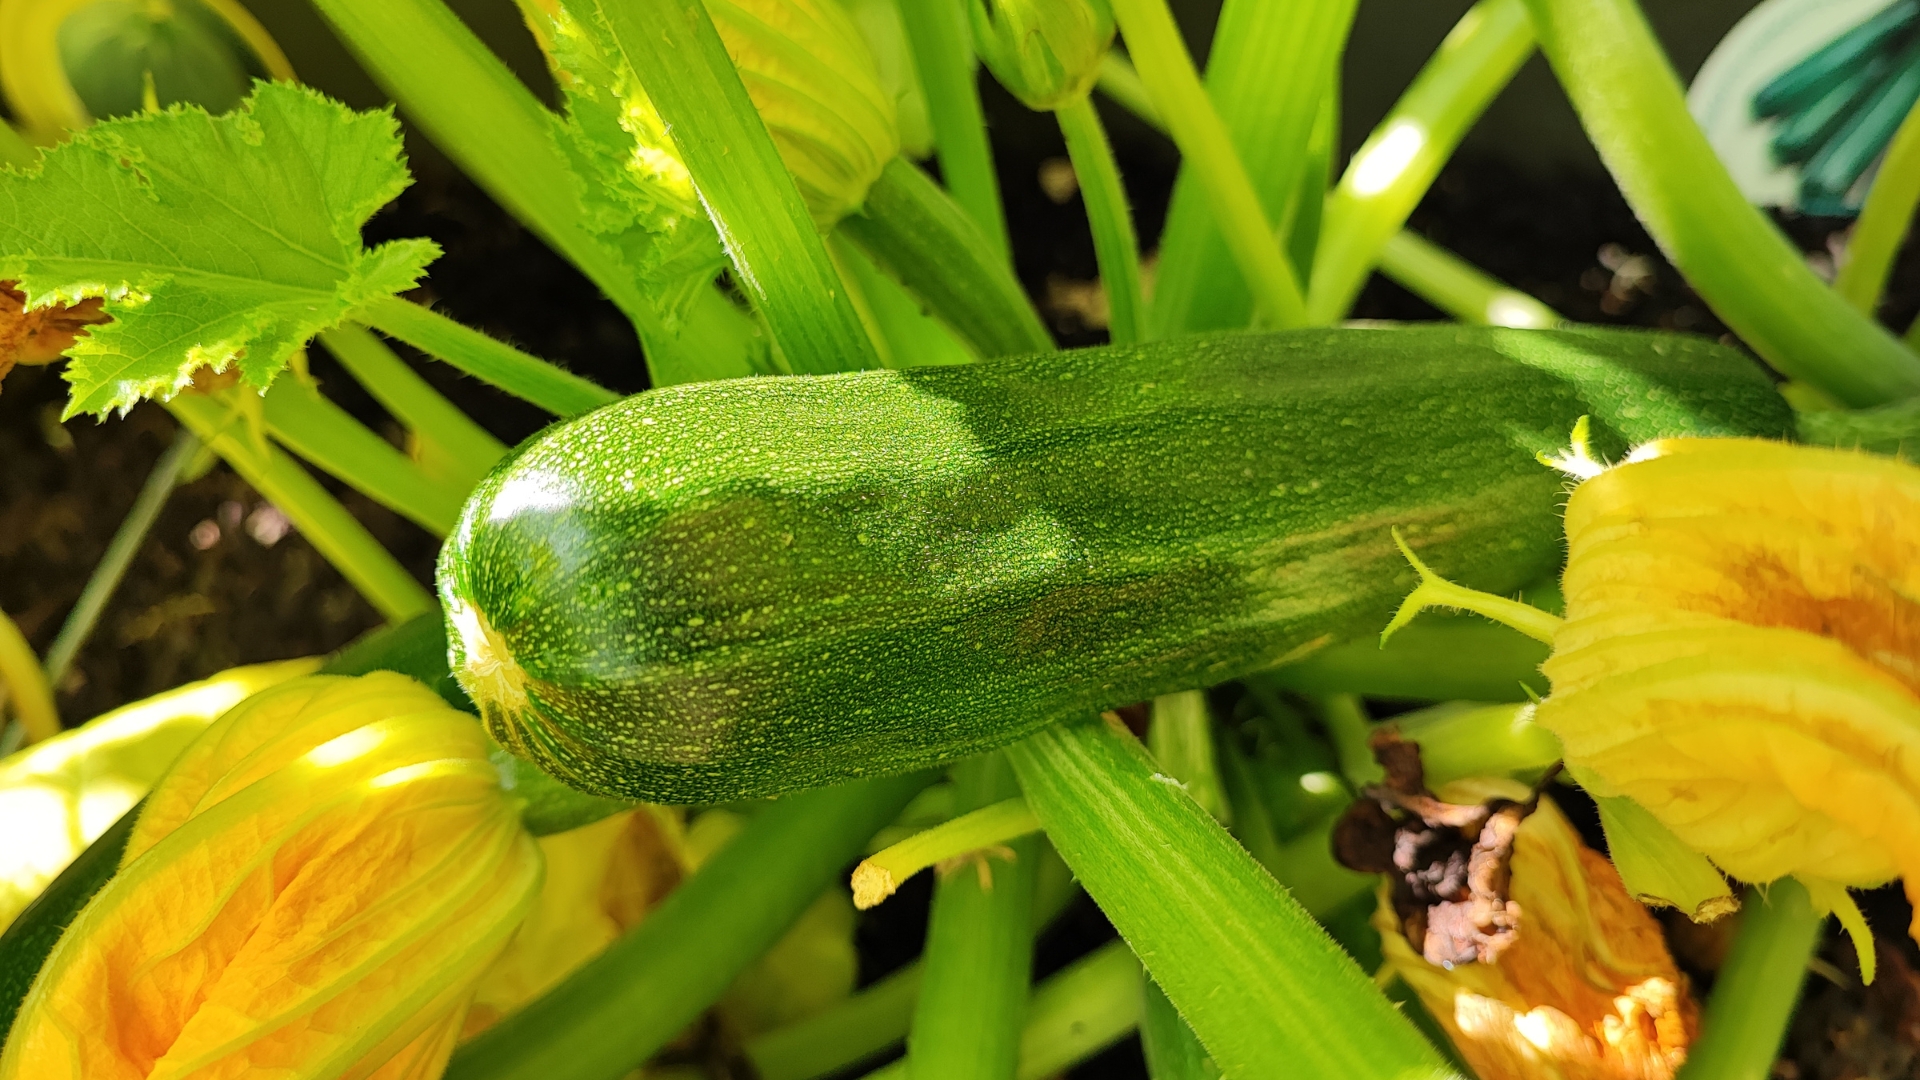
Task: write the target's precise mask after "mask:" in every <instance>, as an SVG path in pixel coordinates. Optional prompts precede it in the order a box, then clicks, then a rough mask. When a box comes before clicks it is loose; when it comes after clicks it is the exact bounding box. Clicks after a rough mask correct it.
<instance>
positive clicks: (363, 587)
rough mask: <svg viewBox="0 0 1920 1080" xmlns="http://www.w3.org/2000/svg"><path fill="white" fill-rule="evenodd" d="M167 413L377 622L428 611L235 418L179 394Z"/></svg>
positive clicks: (375, 547)
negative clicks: (288, 527)
mask: <svg viewBox="0 0 1920 1080" xmlns="http://www.w3.org/2000/svg"><path fill="white" fill-rule="evenodd" d="M167 409H168V411H170V412H172V413H173V415H174V417H175V418H176V419H178V420H179V421H180V422H181V423H182V424H184V425H185V426H186V427H187V428H189V429H190V430H192V432H193V433H194V434H195V435H196V436H198V437H199V438H200V439H201V441H203V442H205V443H206V444H207V445H208V446H211V447H212V448H213V451H214V453H216V454H219V455H220V456H221V457H222V458H225V459H226V461H227V464H229V465H231V466H233V470H234V471H235V472H237V473H239V474H240V476H241V478H242V479H244V480H245V481H246V482H247V483H249V484H252V485H253V488H254V490H255V491H258V492H259V493H260V494H261V495H263V496H265V497H266V499H267V501H269V502H271V503H273V505H275V506H277V507H279V508H280V510H281V512H282V513H284V514H286V515H287V518H288V519H289V520H291V521H292V522H293V524H294V526H295V527H296V528H298V529H299V530H300V532H301V535H303V536H305V537H306V538H307V540H308V542H310V543H312V544H313V546H314V547H315V548H316V549H317V550H318V551H319V552H320V554H321V555H322V556H323V557H324V558H325V559H326V560H327V561H328V562H330V563H332V564H333V565H334V566H335V567H336V568H337V569H338V570H339V571H340V573H341V575H342V576H344V577H345V578H346V579H347V581H348V582H349V583H351V584H352V585H353V587H354V588H356V589H358V590H359V591H360V594H361V595H362V596H365V597H366V598H367V601H368V602H369V603H371V604H372V605H373V607H374V610H376V611H378V612H379V613H380V616H381V617H382V618H384V619H386V620H387V621H388V622H402V621H405V620H407V619H410V618H412V617H414V616H415V615H420V614H424V613H425V612H428V611H432V610H434V608H435V606H436V605H435V604H434V600H433V597H432V596H431V595H429V594H428V592H427V590H426V589H425V588H423V587H422V586H421V584H420V583H419V582H418V581H415V580H414V579H413V575H412V574H409V573H407V571H406V568H405V567H403V566H401V565H400V563H399V561H398V560H396V559H395V558H394V557H393V555H392V554H391V553H390V552H388V551H387V549H386V548H384V547H381V546H380V542H379V541H378V540H375V539H374V538H373V534H372V533H369V532H368V531H367V528H366V526H364V525H362V524H360V522H359V521H357V520H355V518H354V516H353V515H352V514H350V513H348V512H347V508H346V507H344V506H341V505H340V503H339V501H338V500H336V499H335V498H334V497H333V496H331V495H329V494H327V490H326V489H325V488H323V487H321V486H320V482H319V481H317V480H315V479H314V478H313V477H312V476H310V475H308V473H307V471H306V470H305V469H302V468H301V467H300V466H299V465H298V464H297V463H296V462H294V461H293V460H292V459H291V458H289V457H287V455H286V454H284V453H281V452H280V451H279V450H277V449H275V448H274V447H273V446H272V445H271V444H268V443H266V442H265V440H262V439H256V438H254V437H253V436H252V435H251V434H249V433H246V432H244V431H243V430H238V429H239V427H240V423H239V417H237V416H236V415H234V414H233V413H232V412H230V411H229V410H228V409H227V408H226V406H224V405H222V404H221V403H220V402H218V401H216V400H214V399H213V398H211V397H208V396H206V395H203V394H181V395H179V396H178V397H175V398H174V399H173V400H172V401H170V402H168V403H167Z"/></svg>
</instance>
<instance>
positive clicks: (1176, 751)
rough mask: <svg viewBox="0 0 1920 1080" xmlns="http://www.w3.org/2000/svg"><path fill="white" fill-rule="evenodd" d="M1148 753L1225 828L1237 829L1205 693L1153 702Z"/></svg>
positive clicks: (1165, 696)
mask: <svg viewBox="0 0 1920 1080" xmlns="http://www.w3.org/2000/svg"><path fill="white" fill-rule="evenodd" d="M1152 716H1153V719H1152V722H1151V723H1150V724H1149V725H1148V727H1147V749H1148V750H1150V751H1152V753H1153V760H1155V761H1156V762H1159V764H1160V769H1161V771H1162V772H1165V773H1166V774H1167V775H1168V776H1171V777H1173V778H1174V779H1175V780H1178V781H1180V782H1181V783H1182V784H1185V785H1186V786H1187V794H1189V795H1191V796H1193V801H1194V802H1197V803H1199V804H1200V808H1201V809H1203V810H1205V811H1206V812H1207V813H1209V814H1212V815H1213V816H1214V817H1215V818H1216V819H1218V820H1219V821H1220V823H1221V824H1223V825H1226V826H1228V827H1229V828H1231V827H1232V825H1233V814H1232V813H1231V811H1230V809H1229V807H1228V805H1227V795H1226V791H1225V789H1224V788H1222V786H1221V784H1220V769H1219V766H1218V764H1217V762H1216V760H1215V754H1214V751H1213V716H1212V715H1211V714H1210V713H1209V712H1208V711H1207V694H1206V691H1204V690H1183V691H1181V692H1180V693H1177V694H1163V695H1161V696H1160V697H1157V698H1154V699H1153V714H1152Z"/></svg>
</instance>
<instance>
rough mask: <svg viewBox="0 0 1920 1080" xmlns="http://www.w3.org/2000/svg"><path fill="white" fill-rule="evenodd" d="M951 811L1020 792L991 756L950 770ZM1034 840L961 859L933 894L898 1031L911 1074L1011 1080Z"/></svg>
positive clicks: (1028, 934)
mask: <svg viewBox="0 0 1920 1080" xmlns="http://www.w3.org/2000/svg"><path fill="white" fill-rule="evenodd" d="M952 775H953V794H954V809H955V810H957V811H960V812H962V813H965V812H966V811H969V810H973V809H976V808H978V807H983V806H988V805H992V804H994V803H997V802H999V801H1001V800H1003V799H1008V798H1012V797H1014V796H1015V795H1018V794H1019V791H1020V787H1019V785H1018V784H1016V783H1015V782H1014V779H1013V770H1012V768H1011V767H1009V766H1008V765H1007V762H1006V758H1004V757H1003V756H1001V755H999V754H990V755H987V756H986V757H981V758H974V759H972V760H969V761H964V762H961V763H960V764H959V765H956V766H954V768H953V772H952ZM1039 852H1040V838H1039V837H1037V836H1026V837H1022V838H1020V839H1018V840H1014V841H1011V842H1010V843H1008V844H1007V845H1006V846H1005V847H1004V849H1002V850H1000V851H997V852H996V851H994V850H992V849H988V850H985V851H978V852H975V853H973V854H972V855H970V856H963V857H962V860H961V862H960V864H959V865H958V866H954V867H951V868H950V869H949V871H948V872H947V873H946V874H944V875H943V876H942V878H941V880H940V883H939V885H938V886H936V888H935V890H934V895H933V914H932V916H931V917H930V919H929V921H928V925H927V945H926V953H925V957H924V960H923V964H924V966H925V969H926V970H925V974H924V976H923V978H922V979H921V983H920V1004H919V1007H918V1008H917V1009H915V1011H914V1014H913V1030H912V1031H911V1032H910V1033H909V1034H908V1035H907V1076H908V1077H910V1078H911V1080H1011V1078H1012V1076H1013V1074H1014V1068H1015V1065H1016V1063H1017V1062H1018V1060H1019V1054H1020V1028H1021V1022H1022V1019H1023V1018H1024V1016H1025V1015H1026V1011H1027V981H1028V979H1029V978H1030V977H1031V973H1032V968H1033V881H1034V878H1033V872H1034V861H1035V859H1036V858H1037V857H1038V856H1039Z"/></svg>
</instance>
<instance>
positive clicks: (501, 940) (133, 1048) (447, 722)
mask: <svg viewBox="0 0 1920 1080" xmlns="http://www.w3.org/2000/svg"><path fill="white" fill-rule="evenodd" d="M540 875H541V866H540V855H539V851H538V848H537V847H536V846H535V844H534V842H533V839H532V838H531V837H529V836H528V835H527V834H526V832H525V830H524V829H523V828H522V827H521V825H520V820H519V813H518V809H517V807H516V806H515V804H514V803H513V802H512V801H511V800H510V799H509V798H508V796H507V795H506V793H505V792H504V791H502V789H501V786H500V777H499V774H498V772H497V771H496V770H495V768H494V766H493V765H492V764H491V763H490V762H489V761H488V759H487V744H486V740H485V739H484V737H483V736H482V734H481V731H480V728H479V725H478V724H476V723H474V721H473V718H472V717H470V716H467V715H465V714H463V713H460V712H457V711H455V710H453V709H451V708H449V707H448V706H447V705H446V704H445V703H444V702H442V701H441V700H440V699H439V697H438V696H437V695H435V694H433V693H432V692H431V691H429V690H427V689H426V688H425V687H424V686H421V685H420V684H419V683H416V682H414V681H412V680H410V679H407V678H405V677H403V676H399V675H394V674H391V673H385V672H381V673H375V674H372V675H366V676H361V677H358V678H348V677H344V676H308V677H306V678H302V679H297V680H294V681H292V682H288V683H283V684H281V685H280V686H277V687H274V688H272V689H270V690H267V691H265V692H262V693H260V694H257V695H255V696H254V697H252V698H250V699H249V700H248V701H246V702H245V703H244V704H243V705H241V706H239V707H238V708H235V709H233V710H231V711H229V712H228V713H227V714H226V715H224V716H223V717H221V718H220V719H219V720H218V721H216V722H215V723H214V724H213V725H212V726H211V727H209V728H208V729H207V730H206V732H205V733H204V734H203V735H201V737H200V738H198V739H197V740H195V741H194V743H193V744H192V745H191V746H189V747H188V748H187V750H186V751H185V752H184V753H183V754H182V755H181V756H180V759H179V760H178V761H176V762H175V763H174V765H173V767H172V768H171V769H170V770H168V772H167V774H166V775H165V776H164V777H163V778H162V779H161V781H160V783H159V784H158V786H157V787H156V788H155V789H154V791H153V794H152V795H151V796H149V799H148V802H147V805H146V807H145V809H143V811H142V813H141V816H140V819H139V821H138V823H137V824H136V826H135V829H134V832H133V834H132V837H131V838H130V840H129V842H128V845H127V850H126V854H125V856H124V860H123V863H122V866H121V870H120V873H119V875H118V876H116V877H115V878H114V879H113V880H112V881H110V882H109V883H108V884H107V885H106V886H105V887H104V888H103V889H102V890H101V891H100V893H99V894H98V895H97V896H95V897H94V899H93V900H92V901H91V902H90V903H89V904H88V905H87V907H86V908H85V909H84V910H83V911H82V912H81V913H80V915H79V917H78V918H77V919H76V920H75V922H74V924H73V925H72V926H71V927H70V928H69V929H68V931H67V932H66V934H65V935H64V936H63V937H62V938H61V940H60V942H59V944H58V945H56V946H55V948H54V951H53V953H52V954H51V955H50V956H49V957H48V960H47V963H46V965H45V967H44V968H43V969H42V970H41V972H40V974H39V976H38V978H37V979H36V980H35V982H34V985H33V988H32V989H31V991H29V993H28V995H27V998H26V1000H25V1001H24V1002H23V1003H22V1006H21V1010H20V1014H19V1016H18V1018H17V1019H16V1020H15V1023H14V1027H13V1030H12V1031H11V1032H10V1033H9V1035H8V1038H7V1042H6V1046H5V1050H4V1052H3V1053H0V1078H4V1080H13V1078H16V1077H20V1078H25V1077H33V1078H36V1080H38V1078H45V1080H60V1078H73V1080H94V1078H107V1077H112V1078H116V1080H117V1078H123V1077H128V1078H160V1077H187V1076H191V1077H195V1078H197V1080H199V1078H204V1080H215V1078H220V1077H240V1076H250V1077H251V1076H266V1077H279V1078H284V1080H296V1078H306V1077H313V1078H320V1077H336V1076H352V1077H373V1078H379V1080H400V1078H410V1080H411V1078H418V1080H428V1078H431V1077H434V1076H437V1075H438V1074H439V1070H440V1068H441V1067H442V1066H443V1064H444V1062H445V1060H446V1057H447V1055H448V1053H450V1052H451V1050H452V1046H453V1042H454V1039H455V1038H456V1036H457V1035H458V1033H459V1031H460V1027H461V1022H462V1019H463V1016H464V1014H465V1012H466V1008H467V1003H468V999H469V998H470V996H471V995H472V993H473V988H474V984H475V981H476V980H477V978H478V977H479V975H480V973H481V972H482V971H484V970H485V969H486V967H487V966H488V965H489V964H490V963H491V962H492V961H493V959H494V958H495V957H496V956H497V955H498V954H499V953H500V951H501V950H502V948H503V947H504V946H505V944H506V942H507V940H508V938H509V937H510V935H511V934H512V933H513V932H514V929H515V928H516V927H517V926H518V925H519V923H520V921H521V919H522V918H523V916H524V915H525V913H526V911H527V909H528V907H529V906H530V905H531V903H532V901H533V898H534V896H535V894H536V893H537V892H538V890H539V885H540Z"/></svg>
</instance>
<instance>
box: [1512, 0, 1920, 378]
mask: <svg viewBox="0 0 1920 1080" xmlns="http://www.w3.org/2000/svg"><path fill="white" fill-rule="evenodd" d="M1527 10H1528V11H1529V12H1530V13H1531V14H1532V15H1533V24H1534V29H1535V30H1536V31H1537V32H1538V33H1539V35H1540V47H1541V50H1542V51H1543V52H1545V53H1546V55H1547V59H1548V60H1549V61H1550V62H1551V63H1552V64H1553V69H1554V73H1555V74H1556V75H1557V76H1559V79H1560V84H1561V85H1562V86H1563V87H1565V88H1566V91H1567V96H1568V97H1569V98H1570V99H1572V101H1573V106H1574V110H1575V111H1576V112H1578V113H1579V114H1580V120H1581V123H1582V124H1583V125H1585V127H1586V129H1587V134H1588V136H1589V137H1590V138H1591V139H1592V140H1593V144H1594V146H1595V147H1597V148H1598V149H1599V151H1600V157H1601V160H1603V161H1605V162H1606V164H1607V168H1608V169H1609V170H1610V171H1611V172H1612V173H1613V176H1614V179H1615V180H1616V181H1618V182H1619V184H1620V190H1621V191H1622V192H1623V193H1625V195H1626V197H1627V202H1628V203H1629V204H1631V205H1632V206H1633V208H1634V212H1635V213H1637V214H1638V215H1639V217H1640V220H1641V221H1642V222H1643V223H1644V224H1645V225H1646V226H1647V231H1648V232H1649V233H1651V234H1653V238H1654V239H1655V240H1656V241H1658V242H1659V244H1660V247H1661V250H1662V251H1663V252H1665V253H1666V255H1667V257H1668V258H1669V259H1671V260H1672V261H1673V264H1674V265H1675V266H1676V267H1678V268H1679V269H1680V272H1681V273H1683V274H1685V275H1686V277H1687V281H1688V283H1689V284H1691V285H1692V286H1693V287H1694V289H1695V290H1697V291H1698V292H1699V293H1700V296H1701V298H1702V299H1704V300H1705V301H1706V302H1707V304H1708V305H1709V306H1710V307H1712V308H1713V311H1714V314H1716V315H1718V316H1719V317H1720V319H1721V321H1723V322H1725V323H1726V324H1727V325H1728V326H1729V327H1731V328H1732V329H1733V331H1734V332H1735V333H1737V334H1739V335H1740V337H1741V338H1742V339H1743V340H1744V341H1746V343H1747V344H1748V345H1750V346H1752V347H1753V349H1754V351H1755V352H1757V353H1759V354H1760V356H1761V357H1762V358H1763V359H1765V360H1766V361H1767V362H1768V363H1769V364H1772V365H1773V366H1774V367H1775V368H1776V369H1777V370H1779V371H1780V372H1781V373H1782V374H1784V375H1787V376H1789V377H1791V378H1795V379H1800V380H1803V381H1805V382H1808V383H1811V384H1812V385H1814V386H1815V387H1817V388H1819V389H1821V390H1824V391H1826V392H1827V393H1828V394H1830V395H1832V396H1833V397H1834V398H1836V399H1838V400H1839V401H1841V402H1842V403H1844V404H1847V405H1851V406H1854V407H1856V408H1858V407H1865V406H1871V405H1882V404H1886V403H1887V402H1890V401H1895V400H1898V399H1900V398H1904V397H1910V396H1913V395H1915V394H1920V356H1916V355H1915V354H1914V353H1912V352H1910V351H1908V350H1907V349H1906V348H1905V347H1904V346H1902V345H1901V344H1900V342H1898V341H1897V340H1895V339H1894V338H1893V337H1892V335H1890V334H1888V333H1887V332H1886V331H1885V330H1884V329H1882V328H1881V327H1880V326H1879V325H1878V324H1877V323H1875V322H1874V321H1873V320H1872V319H1869V318H1868V317H1867V316H1865V315H1863V314H1861V313H1860V312H1859V311H1858V310H1856V309H1855V308H1853V307H1852V306H1851V305H1849V304H1848V303H1847V302H1846V301H1845V300H1843V299H1841V298H1840V297H1839V296H1838V295H1836V294H1835V293H1834V292H1833V291H1832V290H1830V289H1828V288H1827V287H1826V286H1825V284H1824V283H1822V282H1821V281H1820V279H1819V278H1817V277H1815V276H1814V274H1813V271H1812V270H1810V269H1808V267H1807V264H1806V260H1805V259H1803V258H1802V257H1801V254H1800V252H1799V251H1798V250H1796V249H1795V248H1794V246H1793V245H1792V244H1791V243H1789V242H1788V241H1787V239H1786V237H1785V236H1782V235H1781V233H1780V231H1779V230H1778V229H1776V228H1774V226H1773V224H1772V223H1771V222H1769V221H1768V220H1767V219H1766V217H1765V216H1764V215H1762V214H1761V212H1760V211H1759V210H1758V209H1757V208H1755V207H1754V206H1752V205H1751V204H1749V203H1748V202H1747V200H1746V197H1745V196H1743V195H1741V193H1740V189H1739V188H1738V187H1736V186H1735V185H1734V182H1733V178H1732V177H1731V176H1730V175H1729V174H1728V173H1727V169H1726V166H1725V165H1723V164H1721V162H1720V159H1719V158H1718V157H1717V156H1716V155H1715V154H1714V151H1713V148H1712V147H1711V146H1709V145H1708V144H1707V138H1706V136H1705V135H1704V134H1702V133H1701V131H1700V127H1699V125H1698V124H1696V123H1695V122H1694V120H1693V116H1692V115H1691V114H1690V113H1689V112H1688V111H1687V103H1686V96H1685V95H1684V94H1683V93H1682V92H1681V89H1680V80H1679V78H1678V77H1677V76H1675V75H1674V72H1673V68H1672V66H1671V65H1669V64H1668V63H1667V58H1666V55H1665V54H1664V53H1663V52H1661V49H1660V45H1659V43H1658V41H1656V40H1655V38H1654V36H1653V31H1652V29H1651V28H1649V27H1648V25H1647V21H1646V17H1645V16H1644V15H1643V14H1641V11H1640V8H1639V6H1638V5H1637V4H1635V3H1634V2H1633V0H1527Z"/></svg>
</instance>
